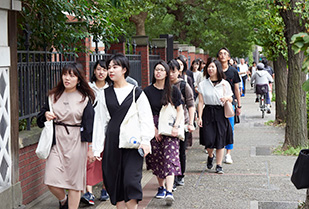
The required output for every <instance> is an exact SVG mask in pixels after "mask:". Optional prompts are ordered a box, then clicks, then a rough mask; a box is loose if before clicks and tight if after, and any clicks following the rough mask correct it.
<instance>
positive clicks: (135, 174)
mask: <svg viewBox="0 0 309 209" xmlns="http://www.w3.org/2000/svg"><path fill="white" fill-rule="evenodd" d="M196 71H197V68H196V67H195V66H194V70H193V72H192V71H189V70H187V66H186V61H185V59H184V57H181V56H180V57H178V58H176V59H173V60H170V61H169V62H168V63H166V62H165V61H160V62H158V63H157V64H156V65H155V67H154V71H153V78H152V83H151V84H150V85H149V86H148V87H146V88H145V89H144V90H142V89H141V88H140V87H136V86H134V85H132V84H129V83H128V82H127V81H126V77H127V76H128V75H129V73H130V66H129V61H128V59H127V58H126V57H125V56H124V55H122V54H115V55H113V56H112V57H111V58H110V59H108V60H107V61H106V63H104V62H103V61H98V62H97V63H96V65H95V69H94V71H93V72H94V73H93V76H92V78H91V82H90V83H87V82H86V76H85V71H84V70H83V69H82V67H81V66H80V65H78V64H68V65H66V66H65V67H64V68H63V69H62V73H61V80H60V81H59V83H58V85H57V86H56V87H55V88H53V89H52V90H50V91H49V97H51V98H52V100H51V101H52V104H51V106H52V109H53V112H51V111H50V110H49V104H48V100H47V102H46V104H45V106H44V107H43V108H42V110H41V112H40V113H39V115H38V119H37V123H38V125H39V127H43V126H44V122H45V121H47V120H53V121H54V130H55V131H54V140H53V146H52V149H51V152H50V155H49V157H48V158H47V161H46V169H45V177H44V183H45V184H46V185H47V186H48V188H49V190H50V191H51V192H52V193H53V194H54V195H55V196H56V197H57V199H58V200H59V208H63V209H64V208H70V209H76V208H78V205H79V202H80V199H81V192H82V191H85V190H86V189H87V192H86V193H85V194H84V195H83V196H82V200H83V199H84V200H86V201H87V202H88V203H89V204H94V202H93V200H94V196H93V195H92V186H93V185H95V184H97V183H98V182H100V181H102V177H103V188H102V191H101V200H107V199H108V198H110V201H111V203H112V204H113V205H116V206H117V208H137V205H138V202H139V201H141V200H142V197H143V195H142V186H141V179H142V168H143V158H144V157H145V158H146V165H147V169H151V170H152V171H153V174H154V175H155V176H156V177H157V181H158V187H159V188H158V192H157V194H156V198H159V199H164V200H165V202H166V204H167V205H172V204H173V202H174V197H173V194H172V192H173V191H175V189H176V187H175V185H176V186H177V185H184V173H185V167H186V165H185V164H186V156H185V150H186V147H187V142H188V140H189V138H190V133H191V132H192V131H193V130H194V129H195V127H194V121H195V120H197V124H198V126H199V127H200V141H201V144H202V145H204V146H205V148H207V150H208V153H209V157H208V161H207V167H208V168H209V169H211V168H212V166H213V165H212V163H213V162H212V161H213V150H214V149H216V152H217V158H216V161H217V167H216V172H217V173H223V169H222V158H223V154H224V151H223V148H224V146H226V145H227V144H230V143H233V142H232V141H233V134H232V130H231V125H230V123H229V120H228V119H227V118H225V116H224V108H223V106H224V104H225V103H226V102H227V101H231V100H232V95H233V93H232V90H231V87H230V85H229V83H228V82H227V81H225V80H224V78H225V77H224V73H223V71H222V66H221V64H220V62H218V61H216V60H214V59H209V62H208V63H207V64H206V66H205V67H204V68H203V74H202V73H196ZM199 72H200V71H199ZM194 78H195V79H196V80H198V82H195V81H194ZM194 95H198V97H195V96H194ZM197 98H198V105H197V107H198V108H197V113H198V114H197V116H198V117H197V116H196V108H195V107H196V102H195V100H196V99H197ZM169 104H170V105H172V107H173V108H174V110H175V112H176V113H175V114H176V115H175V118H174V121H173V124H171V126H172V127H171V131H170V133H169V134H161V132H160V129H159V128H158V125H159V118H160V112H161V110H162V107H164V106H167V105H169ZM197 118H198V119H197ZM181 123H184V124H185V126H184V129H180V127H181ZM130 125H131V126H130ZM132 125H133V127H135V128H133V129H132V128H128V127H132ZM182 131H183V132H185V133H184V136H185V137H183V138H180V137H179V135H180V133H179V132H182ZM191 144H192V142H191ZM65 190H68V194H66V192H65ZM89 200H91V201H89Z"/></svg>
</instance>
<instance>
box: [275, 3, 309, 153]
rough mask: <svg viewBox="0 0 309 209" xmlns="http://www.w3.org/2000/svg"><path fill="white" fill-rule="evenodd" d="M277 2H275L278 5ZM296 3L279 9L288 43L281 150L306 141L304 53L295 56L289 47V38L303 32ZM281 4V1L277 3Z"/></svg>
mask: <svg viewBox="0 0 309 209" xmlns="http://www.w3.org/2000/svg"><path fill="white" fill-rule="evenodd" d="M278 2H279V1H277V3H278ZM296 2H302V1H301V0H291V1H290V5H289V7H288V9H280V15H281V17H282V18H283V21H284V23H285V32H284V36H285V38H286V42H287V43H288V66H289V72H288V89H287V120H286V130H285V141H284V144H283V148H284V149H285V148H287V146H288V145H291V146H293V147H297V146H306V145H307V144H308V139H307V111H306V94H305V91H304V90H303V89H302V84H303V83H304V82H305V80H306V75H305V73H304V72H302V63H303V60H304V53H303V52H300V53H298V54H295V53H294V51H293V50H292V46H291V44H290V43H291V37H292V36H293V35H294V34H297V33H299V32H303V31H305V27H304V26H303V25H304V24H302V25H301V24H300V23H301V21H302V20H301V17H300V15H296V14H295V13H294V12H293V10H294V8H295V5H296ZM279 3H281V1H280V2H279Z"/></svg>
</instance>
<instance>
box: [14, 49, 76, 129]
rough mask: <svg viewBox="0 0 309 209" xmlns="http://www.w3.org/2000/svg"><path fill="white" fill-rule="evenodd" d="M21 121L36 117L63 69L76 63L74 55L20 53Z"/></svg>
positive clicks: (28, 121) (18, 65)
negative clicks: (69, 64) (68, 64)
mask: <svg viewBox="0 0 309 209" xmlns="http://www.w3.org/2000/svg"><path fill="white" fill-rule="evenodd" d="M17 53H18V63H17V69H18V83H19V85H18V87H19V120H22V119H26V120H27V130H30V124H31V118H32V117H33V116H36V115H37V113H38V112H39V111H40V109H41V107H42V105H43V104H44V102H45V99H46V96H47V93H48V90H49V89H51V88H53V87H54V86H55V85H56V84H57V83H58V81H59V80H60V74H61V69H62V67H63V66H64V65H65V64H67V63H73V62H75V55H74V53H66V54H62V53H55V52H41V51H18V52H17Z"/></svg>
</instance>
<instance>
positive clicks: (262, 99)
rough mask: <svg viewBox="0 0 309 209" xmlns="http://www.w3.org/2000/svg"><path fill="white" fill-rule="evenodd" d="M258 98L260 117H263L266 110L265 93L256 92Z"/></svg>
mask: <svg viewBox="0 0 309 209" xmlns="http://www.w3.org/2000/svg"><path fill="white" fill-rule="evenodd" d="M258 99H259V103H260V110H261V111H262V118H264V116H265V112H266V111H267V107H266V94H258Z"/></svg>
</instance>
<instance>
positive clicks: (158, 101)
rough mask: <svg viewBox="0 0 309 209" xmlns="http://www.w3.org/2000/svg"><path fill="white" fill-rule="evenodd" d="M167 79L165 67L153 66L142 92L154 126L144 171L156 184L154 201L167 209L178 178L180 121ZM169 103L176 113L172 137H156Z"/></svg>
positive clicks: (162, 64) (175, 91)
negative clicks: (161, 111) (164, 203)
mask: <svg viewBox="0 0 309 209" xmlns="http://www.w3.org/2000/svg"><path fill="white" fill-rule="evenodd" d="M169 75H170V73H169V66H168V65H167V64H166V63H165V62H164V61H162V60H161V61H160V62H158V63H157V64H156V65H155V66H154V71H153V77H152V84H151V85H150V86H148V87H146V88H145V89H144V91H145V94H146V96H147V97H148V100H149V103H150V106H151V110H152V114H153V120H154V123H155V127H154V128H155V137H154V138H153V139H152V140H151V147H152V154H150V155H149V156H147V157H146V163H147V169H151V170H152V172H153V174H154V175H155V176H156V177H157V180H158V183H159V188H158V193H157V194H156V198H159V199H164V198H165V201H166V204H167V205H171V204H173V202H174V197H173V194H172V189H173V183H174V177H175V175H181V169H180V162H179V139H178V138H177V137H176V136H178V128H177V127H178V125H179V124H180V120H181V119H182V117H183V108H182V105H181V104H182V103H181V93H180V91H179V90H178V89H177V88H176V87H171V83H170V79H169ZM169 103H171V104H173V106H174V107H175V108H176V109H177V118H176V121H175V123H174V126H173V130H172V134H173V136H164V135H159V134H158V119H159V113H160V110H161V108H162V106H163V105H167V104H169ZM165 185H166V187H165Z"/></svg>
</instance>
